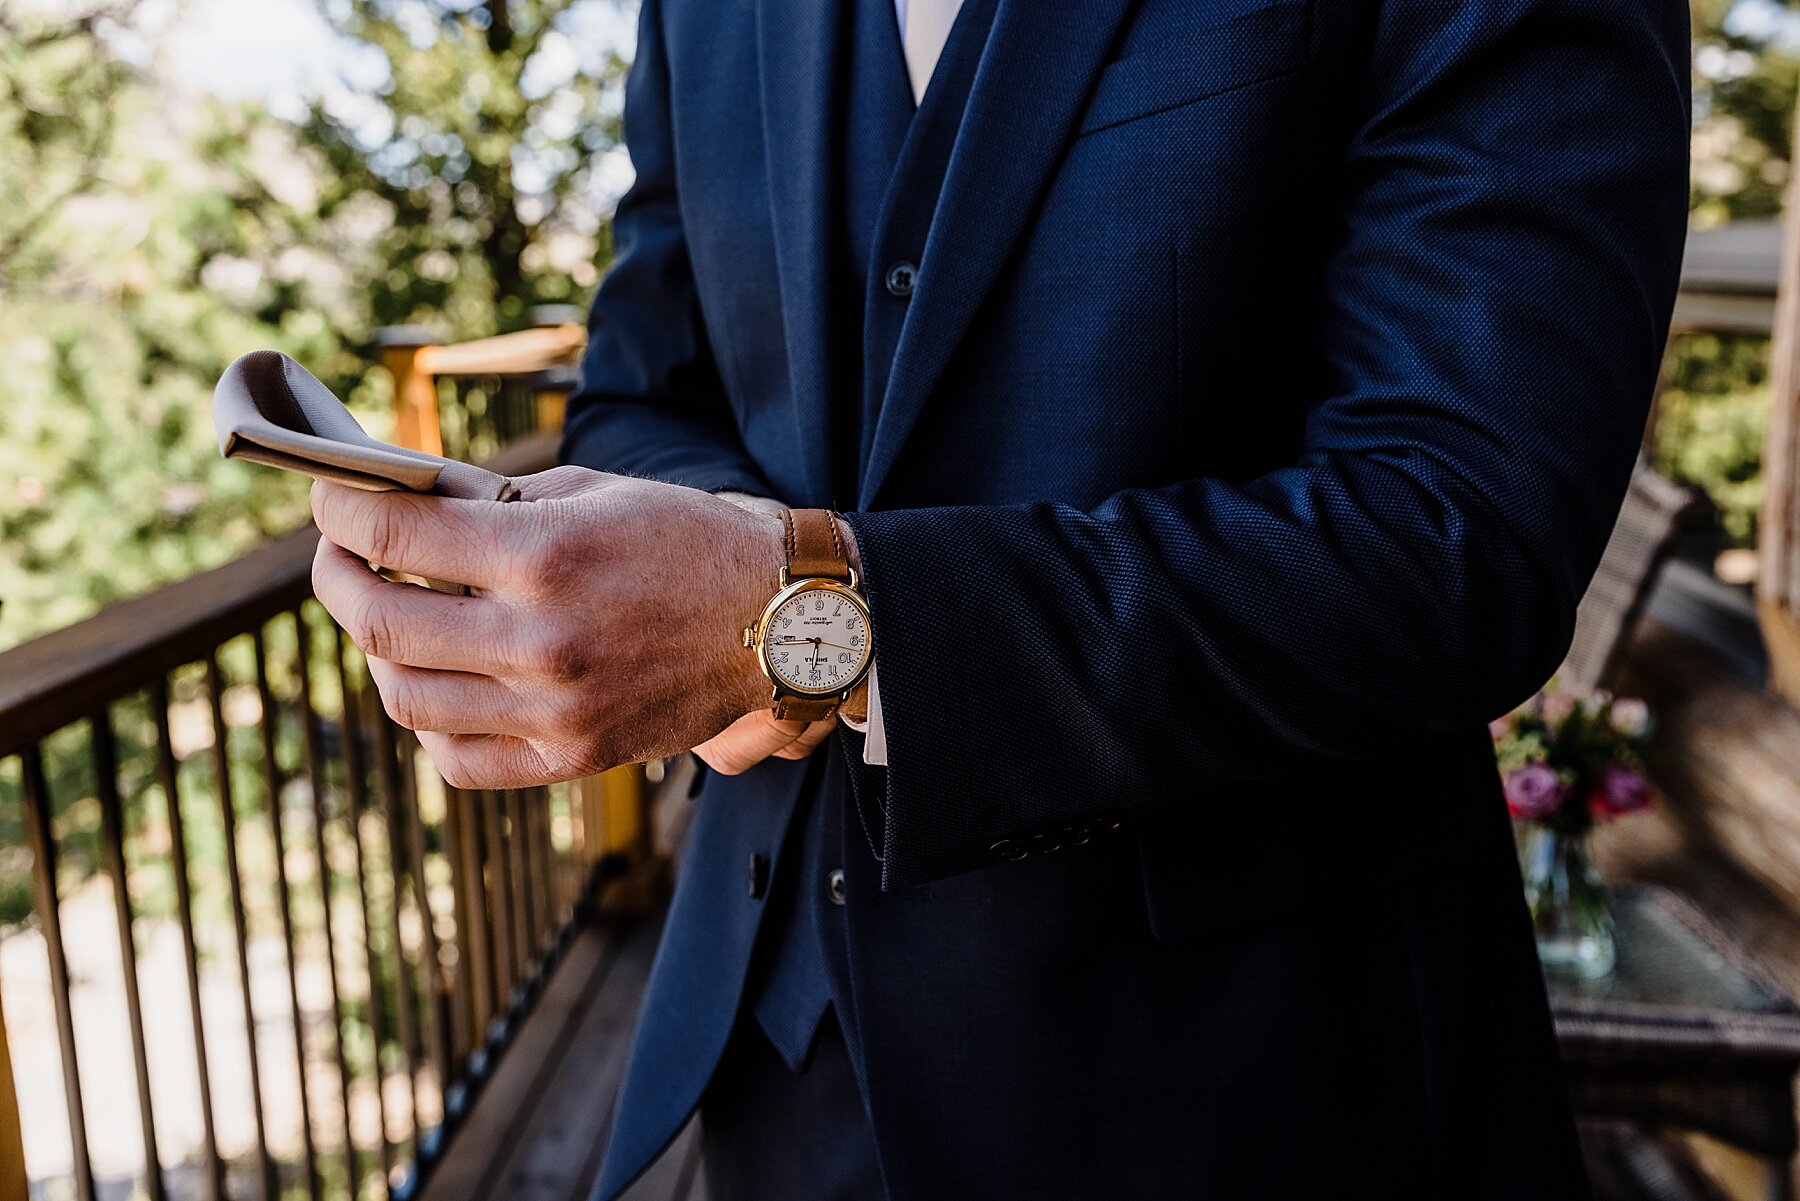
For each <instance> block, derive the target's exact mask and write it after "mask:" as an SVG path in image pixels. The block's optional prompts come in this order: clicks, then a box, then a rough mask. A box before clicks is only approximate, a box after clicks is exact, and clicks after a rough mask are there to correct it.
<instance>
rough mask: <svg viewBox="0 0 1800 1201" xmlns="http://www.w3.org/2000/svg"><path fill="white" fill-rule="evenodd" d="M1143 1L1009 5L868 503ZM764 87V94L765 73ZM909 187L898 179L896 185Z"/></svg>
mask: <svg viewBox="0 0 1800 1201" xmlns="http://www.w3.org/2000/svg"><path fill="white" fill-rule="evenodd" d="M1134 2H1135V0H1081V2H1080V3H1077V4H1043V3H1039V2H1038V0H1000V7H999V9H998V11H997V12H995V14H994V29H993V33H992V34H991V35H990V37H989V40H988V47H987V51H986V53H985V54H984V56H983V58H982V63H981V67H980V69H979V71H978V72H977V73H976V76H975V81H974V84H973V86H972V88H971V90H970V92H969V101H968V105H967V108H966V109H965V111H964V114H963V122H962V127H961V129H960V131H959V132H958V135H957V141H956V148H955V149H954V150H953V151H952V152H951V155H950V162H949V165H948V167H947V168H946V170H945V174H944V182H943V190H942V192H941V193H940V194H939V197H938V203H937V212H936V215H935V216H934V217H933V219H932V225H931V233H930V235H929V236H928V237H927V239H926V242H925V252H924V255H923V257H922V259H921V260H920V263H919V280H918V285H917V288H916V290H915V291H914V292H913V296H912V300H911V310H910V311H909V312H908V313H907V317H906V325H905V328H904V329H903V330H902V331H901V334H900V343H899V346H898V347H897V348H896V350H895V354H894V365H893V372H892V374H891V375H890V376H889V379H888V387H887V393H886V395H885V396H884V397H883V399H882V404H881V413H880V416H879V418H878V419H877V421H876V426H875V436H874V440H873V443H872V445H871V447H870V451H869V462H868V465H867V467H866V468H865V469H864V472H863V478H862V486H861V493H860V496H859V498H858V506H859V507H862V508H867V507H868V506H869V505H871V504H873V503H874V500H875V496H876V494H877V493H878V492H879V491H880V490H881V485H882V482H883V481H884V480H885V479H886V478H887V472H888V469H889V468H890V467H892V466H893V463H894V459H895V457H896V456H897V455H898V454H899V451H900V447H901V445H902V444H903V443H904V442H905V441H906V436H907V434H908V433H910V432H911V430H912V427H913V424H914V423H915V422H916V421H917V420H918V417H919V412H920V410H921V409H922V408H923V407H924V404H925V400H926V398H927V397H928V396H929V395H930V393H931V390H932V389H933V388H934V387H935V386H936V385H937V382H938V380H939V379H940V378H941V377H942V376H943V373H944V368H945V366H946V365H947V364H948V363H949V361H950V356H951V354H952V353H953V352H954V351H955V349H956V346H957V344H958V343H959V342H960V341H961V340H962V337H963V334H964V333H965V332H966V331H967V330H968V327H969V324H970V322H971V321H973V320H974V318H975V314H976V311H977V310H978V309H979V308H980V306H981V302H982V301H983V299H985V298H986V296H987V294H988V291H989V290H990V289H991V288H992V287H993V285H994V281H995V280H996V279H997V278H998V277H999V274H1000V271H1001V269H1002V268H1003V267H1004V266H1005V264H1006V261H1007V259H1008V258H1009V257H1011V255H1012V252H1013V249H1014V248H1015V247H1016V246H1017V244H1018V242H1019V239H1020V238H1021V237H1022V236H1023V235H1024V233H1025V231H1026V229H1027V228H1028V227H1029V225H1030V222H1031V218H1032V215H1033V214H1034V213H1035V212H1036V210H1037V206H1038V201H1039V200H1040V199H1041V198H1042V196H1043V194H1044V191H1045V189H1046V188H1047V187H1048V186H1049V183H1050V180H1051V178H1052V176H1053V175H1054V173H1055V170H1056V166H1057V164H1058V163H1059V162H1060V161H1061V159H1062V156H1063V153H1064V151H1065V150H1066V148H1067V147H1068V144H1069V142H1070V140H1071V138H1072V136H1073V134H1074V130H1075V123H1076V121H1077V120H1078V119H1079V118H1080V116H1081V112H1082V110H1083V109H1084V108H1085V107H1086V104H1087V99H1088V96H1089V94H1090V93H1091V92H1092V90H1093V86H1094V81H1095V79H1096V78H1098V76H1099V74H1100V66H1101V64H1102V63H1104V62H1105V61H1106V57H1107V53H1108V51H1109V49H1110V48H1111V46H1112V44H1113V38H1114V34H1115V33H1116V31H1117V29H1118V27H1119V24H1120V22H1122V21H1123V20H1124V18H1125V15H1126V13H1127V12H1128V11H1129V10H1130V8H1131V6H1132V4H1133V3H1134ZM765 3H768V0H765ZM820 7H822V8H834V7H836V6H835V5H834V4H830V3H825V4H821V5H820ZM764 80H765V97H766V96H767V80H768V74H767V72H766V71H765V73H764ZM905 184H906V181H905V180H896V187H897V189H898V188H903V187H904V186H905ZM894 199H898V197H895V198H890V201H892V200H894ZM784 274H785V264H784Z"/></svg>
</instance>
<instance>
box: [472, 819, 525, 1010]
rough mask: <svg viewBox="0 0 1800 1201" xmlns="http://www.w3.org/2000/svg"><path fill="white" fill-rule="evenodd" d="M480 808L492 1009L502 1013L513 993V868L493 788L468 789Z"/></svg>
mask: <svg viewBox="0 0 1800 1201" xmlns="http://www.w3.org/2000/svg"><path fill="white" fill-rule="evenodd" d="M469 795H470V796H472V797H474V798H475V804H476V805H477V806H479V807H480V809H481V833H482V842H483V844H484V848H485V853H484V854H483V856H482V859H483V862H484V866H485V867H486V872H485V873H484V875H485V883H486V885H487V896H488V926H489V929H490V931H491V936H492V938H493V946H494V954H493V963H492V967H493V972H494V983H493V989H494V992H493V996H494V1012H496V1013H502V1014H503V1013H505V1012H506V1007H507V1004H508V1001H509V998H510V996H511V994H512V984H513V966H514V964H515V962H516V960H515V959H514V956H513V937H512V895H511V894H512V872H511V871H510V870H508V866H507V860H506V832H505V830H504V829H503V826H504V822H503V821H502V815H501V812H500V796H499V794H498V793H495V792H492V791H486V792H475V793H470V794H469Z"/></svg>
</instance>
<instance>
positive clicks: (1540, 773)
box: [1506, 763, 1568, 821]
mask: <svg viewBox="0 0 1800 1201" xmlns="http://www.w3.org/2000/svg"><path fill="white" fill-rule="evenodd" d="M1566 795H1568V789H1567V788H1566V787H1564V785H1563V782H1562V780H1561V779H1559V778H1558V777H1557V774H1556V772H1554V771H1553V770H1551V768H1550V765H1549V764H1547V763H1528V764H1526V765H1525V766H1524V767H1521V768H1519V769H1518V770H1517V771H1513V772H1509V773H1508V774H1507V777H1506V808H1507V809H1508V811H1510V812H1511V813H1512V815H1513V816H1514V817H1519V818H1525V819H1526V820H1528V821H1542V820H1543V819H1544V818H1546V817H1549V816H1550V815H1551V814H1552V813H1555V812H1556V809H1557V806H1559V805H1561V804H1562V803H1563V798H1564V797H1565V796H1566Z"/></svg>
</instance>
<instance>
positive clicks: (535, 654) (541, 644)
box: [527, 633, 593, 683]
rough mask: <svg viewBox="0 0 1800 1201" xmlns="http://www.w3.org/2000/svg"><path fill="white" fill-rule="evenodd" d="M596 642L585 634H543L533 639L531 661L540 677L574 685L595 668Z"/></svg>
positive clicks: (530, 653) (529, 655)
mask: <svg viewBox="0 0 1800 1201" xmlns="http://www.w3.org/2000/svg"><path fill="white" fill-rule="evenodd" d="M592 653H593V643H592V640H591V639H590V638H588V637H587V636H585V635H581V634H566V633H554V634H542V635H539V636H537V637H536V638H534V639H533V640H532V646H531V649H530V651H529V652H528V656H527V657H528V660H529V662H530V664H531V666H532V667H533V668H535V669H536V671H537V674H539V675H541V676H545V677H547V678H549V679H551V680H555V681H557V682H559V683H572V682H574V681H576V680H579V679H580V678H581V677H582V676H584V675H586V674H587V672H588V670H589V668H590V667H591V665H592V662H591V659H592Z"/></svg>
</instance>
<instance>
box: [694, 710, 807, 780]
mask: <svg viewBox="0 0 1800 1201" xmlns="http://www.w3.org/2000/svg"><path fill="white" fill-rule="evenodd" d="M805 733H806V723H805V722H798V721H776V720H775V717H774V715H772V714H771V713H770V712H769V711H768V710H767V709H758V710H757V711H756V712H754V713H746V714H744V716H742V717H740V718H738V719H737V720H736V721H734V722H732V723H731V724H730V725H728V726H726V727H725V728H724V729H723V730H720V731H719V732H718V733H717V734H715V735H713V736H712V737H711V738H709V739H707V740H706V741H705V742H703V743H701V744H700V745H699V746H697V747H695V748H694V753H695V754H696V755H698V756H700V758H701V759H702V760H704V761H705V763H706V765H707V766H708V767H710V768H712V769H713V770H714V771H716V772H719V773H721V774H723V775H727V776H735V775H737V774H738V773H739V772H742V771H747V770H749V769H750V768H752V767H755V766H756V765H757V764H758V763H761V762H762V761H763V760H764V759H767V758H768V757H769V756H770V755H773V754H774V753H775V752H777V751H779V750H781V749H782V748H784V747H786V746H788V745H789V744H791V743H792V742H793V741H794V740H795V739H797V738H799V737H801V736H802V735H803V734H805Z"/></svg>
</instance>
